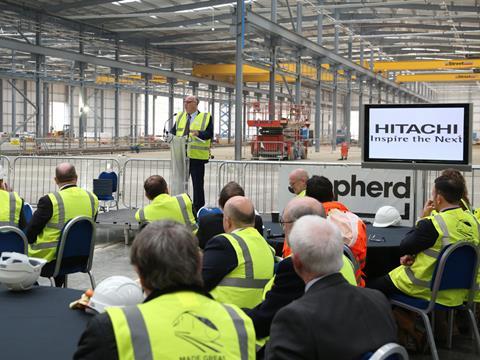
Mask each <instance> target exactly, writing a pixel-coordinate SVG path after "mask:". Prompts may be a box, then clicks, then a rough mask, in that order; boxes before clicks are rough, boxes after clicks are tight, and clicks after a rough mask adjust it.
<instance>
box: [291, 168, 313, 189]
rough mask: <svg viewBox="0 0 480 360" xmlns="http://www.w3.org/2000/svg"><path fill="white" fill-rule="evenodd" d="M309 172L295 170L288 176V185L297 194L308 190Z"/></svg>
mask: <svg viewBox="0 0 480 360" xmlns="http://www.w3.org/2000/svg"><path fill="white" fill-rule="evenodd" d="M307 180H308V172H307V171H306V170H304V169H295V170H293V171H292V172H291V173H290V174H289V175H288V185H289V186H290V187H291V188H292V189H293V192H294V193H295V194H297V195H298V194H300V193H301V192H302V191H303V190H305V189H306V188H307Z"/></svg>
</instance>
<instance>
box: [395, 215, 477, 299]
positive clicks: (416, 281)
mask: <svg viewBox="0 0 480 360" xmlns="http://www.w3.org/2000/svg"><path fill="white" fill-rule="evenodd" d="M428 218H429V219H430V220H431V221H432V223H433V226H435V229H436V230H437V232H438V238H437V240H436V241H435V244H434V245H433V246H432V247H431V248H429V249H426V250H424V251H422V252H421V253H419V254H417V256H416V257H415V261H414V263H413V264H412V265H411V266H404V265H401V266H399V267H397V268H396V269H393V270H392V271H391V272H390V273H389V276H390V279H391V280H392V282H393V284H394V285H395V287H397V289H399V290H400V291H402V292H403V293H405V294H407V295H410V296H414V297H418V298H421V299H424V300H430V297H431V291H430V282H431V280H432V276H433V270H434V269H435V265H436V263H437V260H438V257H439V254H440V251H441V250H442V249H443V248H444V247H445V246H447V245H449V244H454V243H456V242H458V241H471V242H472V244H474V245H478V244H479V242H480V240H479V224H478V221H477V220H476V219H475V217H474V216H473V215H472V213H471V212H469V211H464V210H463V209H461V208H457V209H453V210H448V211H445V212H440V213H436V214H435V215H432V216H430V217H428ZM465 296H466V290H457V289H453V290H443V291H439V293H438V297H437V302H438V303H439V304H442V305H445V306H457V305H460V304H462V302H463V300H464V298H465Z"/></svg>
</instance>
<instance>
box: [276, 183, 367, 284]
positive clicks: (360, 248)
mask: <svg viewBox="0 0 480 360" xmlns="http://www.w3.org/2000/svg"><path fill="white" fill-rule="evenodd" d="M306 196H310V197H313V198H314V199H316V200H318V201H320V202H321V203H322V205H323V207H324V208H325V212H326V214H327V219H328V220H329V221H332V222H334V223H335V224H336V225H337V226H338V227H339V228H340V231H341V233H342V237H343V241H344V243H345V244H346V245H348V247H349V248H350V249H351V250H352V253H353V255H354V256H355V258H356V259H357V261H358V263H359V264H360V268H359V270H358V272H357V273H356V274H355V276H356V277H357V282H358V283H359V284H360V286H365V281H364V280H363V275H364V274H363V268H364V267H365V260H366V257H367V226H366V225H365V223H364V222H363V221H362V219H360V218H359V217H358V216H356V215H355V214H354V213H352V212H351V211H350V210H348V208H347V207H346V206H345V205H343V204H342V203H340V202H338V201H335V199H336V195H335V194H334V192H333V185H332V182H331V181H330V180H328V179H327V178H326V177H325V176H317V175H314V176H312V177H311V178H310V179H308V181H307V191H306ZM352 222H354V223H355V222H356V223H357V228H356V229H352V228H351V225H350V224H352ZM353 234H356V235H357V236H356V238H352V235H353ZM285 250H286V251H284V253H283V255H284V256H287V255H288V254H289V253H290V249H289V248H288V246H287V247H286V249H285Z"/></svg>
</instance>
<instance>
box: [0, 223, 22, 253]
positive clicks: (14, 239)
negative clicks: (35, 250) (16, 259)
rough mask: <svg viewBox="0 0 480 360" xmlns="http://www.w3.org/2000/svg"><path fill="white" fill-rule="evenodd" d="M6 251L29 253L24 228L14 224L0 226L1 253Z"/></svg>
mask: <svg viewBox="0 0 480 360" xmlns="http://www.w3.org/2000/svg"><path fill="white" fill-rule="evenodd" d="M4 251H7V252H17V253H20V254H25V255H28V241H27V237H26V236H25V234H24V233H23V232H22V230H20V229H19V228H16V227H14V226H1V227H0V253H2V252H4Z"/></svg>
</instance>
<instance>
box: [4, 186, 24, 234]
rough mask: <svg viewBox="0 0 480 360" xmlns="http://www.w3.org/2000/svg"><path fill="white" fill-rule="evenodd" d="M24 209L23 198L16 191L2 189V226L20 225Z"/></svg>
mask: <svg viewBox="0 0 480 360" xmlns="http://www.w3.org/2000/svg"><path fill="white" fill-rule="evenodd" d="M21 211H22V199H21V198H20V196H18V194H17V193H16V192H14V191H12V192H8V191H5V190H0V226H7V225H8V226H15V227H18V224H19V222H20V213H21Z"/></svg>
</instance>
